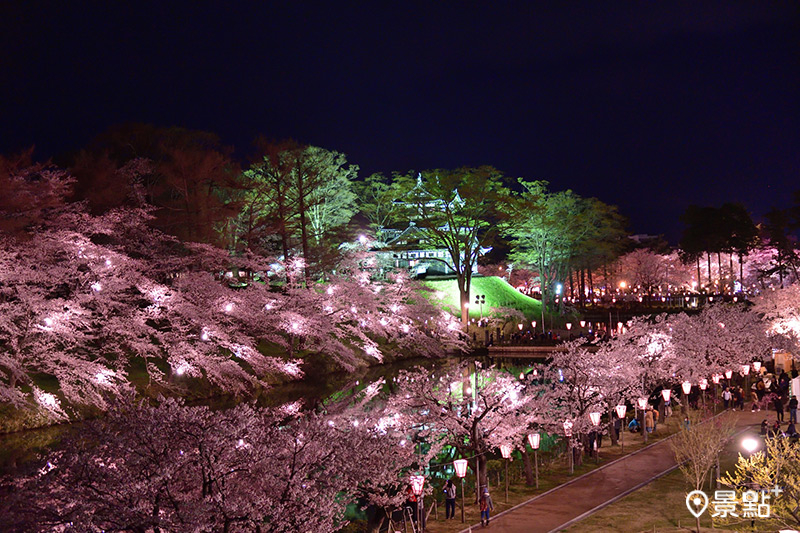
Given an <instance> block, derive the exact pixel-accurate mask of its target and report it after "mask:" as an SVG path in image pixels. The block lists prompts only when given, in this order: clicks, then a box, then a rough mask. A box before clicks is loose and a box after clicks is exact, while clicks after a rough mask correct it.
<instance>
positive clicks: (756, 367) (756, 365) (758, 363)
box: [753, 361, 761, 372]
mask: <svg viewBox="0 0 800 533" xmlns="http://www.w3.org/2000/svg"><path fill="white" fill-rule="evenodd" d="M753 370H755V371H756V372H761V361H756V362H754V363H753Z"/></svg>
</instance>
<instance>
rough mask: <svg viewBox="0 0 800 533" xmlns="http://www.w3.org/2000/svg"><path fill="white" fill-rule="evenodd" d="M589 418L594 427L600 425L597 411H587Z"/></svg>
mask: <svg viewBox="0 0 800 533" xmlns="http://www.w3.org/2000/svg"><path fill="white" fill-rule="evenodd" d="M589 420H591V421H592V425H593V426H595V427H597V426H599V425H600V413H598V412H597V411H594V412H592V413H589Z"/></svg>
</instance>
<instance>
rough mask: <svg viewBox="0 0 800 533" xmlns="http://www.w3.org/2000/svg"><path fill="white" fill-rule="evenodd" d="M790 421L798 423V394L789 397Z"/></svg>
mask: <svg viewBox="0 0 800 533" xmlns="http://www.w3.org/2000/svg"><path fill="white" fill-rule="evenodd" d="M789 422H791V423H792V424H797V396H792V397H791V398H789Z"/></svg>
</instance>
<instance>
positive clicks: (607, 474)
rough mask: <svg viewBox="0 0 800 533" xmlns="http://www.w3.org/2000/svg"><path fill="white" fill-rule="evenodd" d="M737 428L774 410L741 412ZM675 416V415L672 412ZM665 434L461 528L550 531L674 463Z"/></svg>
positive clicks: (506, 532)
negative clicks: (487, 522) (482, 521)
mask: <svg viewBox="0 0 800 533" xmlns="http://www.w3.org/2000/svg"><path fill="white" fill-rule="evenodd" d="M740 415H741V416H740V418H739V422H738V424H737V433H738V432H739V431H742V430H744V429H746V428H748V427H751V426H753V425H756V426H758V425H759V424H760V423H761V420H763V419H764V418H767V417H769V418H770V419H774V417H775V414H774V413H771V416H770V415H769V414H766V413H764V412H763V411H762V412H758V413H750V412H749V411H746V412H744V413H740ZM676 416H677V414H676ZM677 466H678V465H677V464H676V463H675V458H674V456H673V454H672V449H671V448H670V445H669V439H665V440H662V441H659V442H657V443H655V444H652V445H650V446H648V447H646V448H643V449H641V450H639V451H637V452H634V453H632V454H630V455H627V456H625V457H621V458H620V459H617V460H616V461H612V462H611V463H609V464H607V465H605V466H603V467H601V468H598V469H596V470H593V471H592V472H588V473H586V474H584V475H582V476H579V477H577V478H575V479H573V480H572V481H569V482H567V483H565V484H563V485H559V486H558V487H556V488H554V489H551V490H549V491H547V492H545V493H544V494H540V495H539V496H536V497H534V498H532V499H530V500H528V501H527V502H524V503H521V504H519V505H517V506H515V507H512V508H511V509H508V510H506V511H504V512H502V513H500V514H498V515H497V516H495V517H493V518H492V520H491V523H490V525H489V527H481V525H480V524H476V525H473V526H471V527H470V528H467V529H464V530H463V531H462V533H465V532H468V531H471V530H475V531H481V532H484V531H485V532H487V533H490V532H497V533H553V532H556V531H560V530H561V529H563V528H565V527H568V526H570V525H572V524H573V523H575V522H577V521H579V520H582V519H583V518H586V517H587V516H589V515H591V514H592V513H594V512H596V511H599V510H600V509H602V508H603V507H605V506H607V505H609V504H611V503H614V502H615V501H617V500H619V499H620V498H622V497H624V496H625V495H627V494H629V493H631V492H633V491H635V490H636V489H639V488H641V487H643V486H645V485H647V484H648V483H650V482H651V481H653V480H655V479H657V478H659V477H661V476H663V475H664V474H667V473H669V472H671V471H672V470H674V469H675V468H677Z"/></svg>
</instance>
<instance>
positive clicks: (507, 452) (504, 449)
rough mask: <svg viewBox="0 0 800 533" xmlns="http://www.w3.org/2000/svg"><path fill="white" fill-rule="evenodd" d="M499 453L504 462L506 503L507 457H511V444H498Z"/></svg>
mask: <svg viewBox="0 0 800 533" xmlns="http://www.w3.org/2000/svg"><path fill="white" fill-rule="evenodd" d="M500 455H502V456H503V459H505V463H506V476H505V478H506V503H508V459H509V458H510V457H511V446H509V445H508V444H501V445H500Z"/></svg>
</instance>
